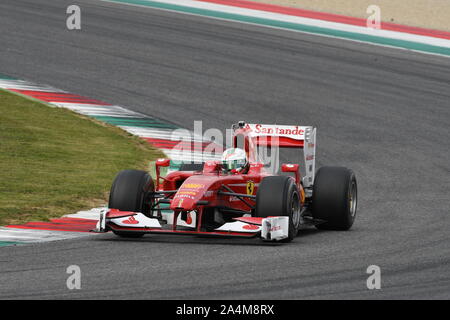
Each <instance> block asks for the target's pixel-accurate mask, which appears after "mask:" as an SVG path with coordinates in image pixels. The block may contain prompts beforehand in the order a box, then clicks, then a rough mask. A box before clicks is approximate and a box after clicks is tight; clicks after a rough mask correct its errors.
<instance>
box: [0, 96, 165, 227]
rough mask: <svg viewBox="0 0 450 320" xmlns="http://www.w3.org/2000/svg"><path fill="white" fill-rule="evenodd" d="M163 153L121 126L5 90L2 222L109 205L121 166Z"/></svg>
mask: <svg viewBox="0 0 450 320" xmlns="http://www.w3.org/2000/svg"><path fill="white" fill-rule="evenodd" d="M161 156H163V155H162V153H160V152H159V151H158V150H155V149H153V148H151V147H150V146H149V145H148V144H147V143H146V142H145V141H143V140H140V139H138V138H137V137H133V136H131V135H129V134H128V133H126V132H124V131H123V130H121V129H119V128H115V127H112V126H109V125H106V124H104V123H101V122H98V121H96V120H92V119H90V118H87V117H83V116H81V115H78V114H76V113H74V112H72V111H70V110H67V109H62V108H52V107H49V106H48V105H45V104H42V103H39V102H35V101H32V100H29V99H26V98H23V97H20V96H18V95H15V94H11V93H9V92H6V91H3V90H0V225H5V224H11V223H22V222H26V221H36V220H47V219H49V218H54V217H60V216H62V215H64V214H69V213H74V212H76V211H77V210H81V209H89V208H92V207H94V206H98V205H103V204H105V203H106V202H107V201H106V199H107V196H108V192H109V188H110V186H111V183H112V180H113V179H114V177H115V175H116V174H117V172H118V171H120V170H123V169H144V170H150V167H149V165H150V162H151V161H152V160H154V159H155V158H157V157H161Z"/></svg>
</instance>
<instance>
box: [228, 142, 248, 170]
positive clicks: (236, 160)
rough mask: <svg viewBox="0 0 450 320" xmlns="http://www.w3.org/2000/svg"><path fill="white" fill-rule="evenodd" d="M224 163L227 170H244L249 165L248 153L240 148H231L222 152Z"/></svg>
mask: <svg viewBox="0 0 450 320" xmlns="http://www.w3.org/2000/svg"><path fill="white" fill-rule="evenodd" d="M222 165H223V168H224V170H225V171H231V170H235V171H238V172H239V171H242V170H243V169H245V168H246V167H247V166H248V159H247V155H246V153H245V151H244V150H242V149H240V148H229V149H227V150H225V151H224V152H223V154H222Z"/></svg>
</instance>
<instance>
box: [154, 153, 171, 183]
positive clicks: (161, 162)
mask: <svg viewBox="0 0 450 320" xmlns="http://www.w3.org/2000/svg"><path fill="white" fill-rule="evenodd" d="M168 166H170V159H167V158H159V159H157V160H156V162H155V171H156V190H159V185H160V181H159V180H160V179H163V180H164V178H161V167H168Z"/></svg>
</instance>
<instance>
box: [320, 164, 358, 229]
mask: <svg viewBox="0 0 450 320" xmlns="http://www.w3.org/2000/svg"><path fill="white" fill-rule="evenodd" d="M357 199H358V189H357V184H356V177H355V174H354V173H353V171H352V170H350V169H347V168H343V167H322V168H320V169H319V170H318V171H317V173H316V177H315V179H314V187H313V196H312V214H313V217H314V219H320V220H324V221H325V222H324V223H320V224H318V225H316V227H317V228H318V229H323V230H349V229H350V228H351V227H352V225H353V223H354V221H355V217H356V207H357Z"/></svg>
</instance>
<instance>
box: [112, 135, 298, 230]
mask: <svg viewBox="0 0 450 320" xmlns="http://www.w3.org/2000/svg"><path fill="white" fill-rule="evenodd" d="M233 144H234V146H235V147H238V146H240V147H241V148H243V149H244V150H245V151H246V153H247V156H248V159H249V162H250V166H249V168H248V171H247V172H244V173H233V172H231V173H229V172H225V171H224V170H222V165H221V162H220V161H207V162H205V163H204V165H203V169H202V170H201V171H175V172H171V173H169V174H168V175H167V176H165V177H162V176H161V174H160V168H161V167H168V166H169V165H170V160H169V159H159V160H157V162H156V175H157V176H156V179H155V194H157V197H155V198H153V200H152V201H151V203H150V205H151V206H153V208H156V209H158V207H159V206H160V205H161V204H164V205H166V206H167V205H169V209H170V210H172V211H173V213H174V218H173V221H172V223H170V222H168V224H169V225H171V227H170V228H135V227H124V226H118V225H116V224H114V223H109V224H108V226H109V227H110V228H111V229H113V230H115V231H133V232H147V233H177V234H207V235H212V236H215V235H217V236H219V235H220V236H223V235H226V236H240V237H254V236H256V234H255V232H245V230H242V232H230V231H226V232H224V231H215V230H205V228H204V227H203V225H202V223H203V215H205V214H206V212H207V211H208V209H214V208H220V209H221V210H225V211H226V212H230V211H231V212H232V213H234V214H236V213H238V216H233V218H231V219H232V220H234V221H235V220H238V221H241V222H244V223H249V224H258V223H260V222H261V219H262V218H256V217H254V208H255V205H256V194H257V190H258V186H259V184H260V182H261V180H262V179H263V178H264V177H267V176H270V175H272V174H271V173H269V172H268V171H266V170H265V168H264V165H263V163H260V162H258V161H257V160H258V159H257V156H256V153H255V150H256V147H257V146H260V145H263V146H270V145H275V144H276V145H277V146H280V147H288V148H303V141H300V140H295V139H290V138H286V137H282V138H281V139H280V138H278V137H261V136H257V137H251V136H250V135H248V130H247V129H246V128H239V129H237V130H235V132H234V141H233ZM282 171H284V172H290V173H293V177H292V179H294V180H295V182H296V185H297V187H298V189H299V191H300V195H301V202H302V203H303V202H304V201H305V193H304V189H303V186H302V182H301V181H302V177H301V174H300V169H299V165H298V164H284V165H283V166H282ZM166 209H167V208H166ZM226 212H225V214H226ZM239 213H240V214H239ZM108 214H109V213H108ZM113 214H116V215H117V214H118V213H113ZM191 214H195V215H196V225H195V227H192V228H190V229H189V228H188V229H186V228H178V225H177V223H176V221H178V220H177V219H178V217H179V216H180V215H181V219H182V220H183V221H186V222H189V221H188V220H189V219H190V218H191V216H190V215H191ZM208 214H211V212H208ZM244 214H247V215H250V216H251V217H248V216H247V217H242V215H244ZM130 215H131V213H130ZM106 218H108V215H107V216H106ZM248 229H250V228H248Z"/></svg>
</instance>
